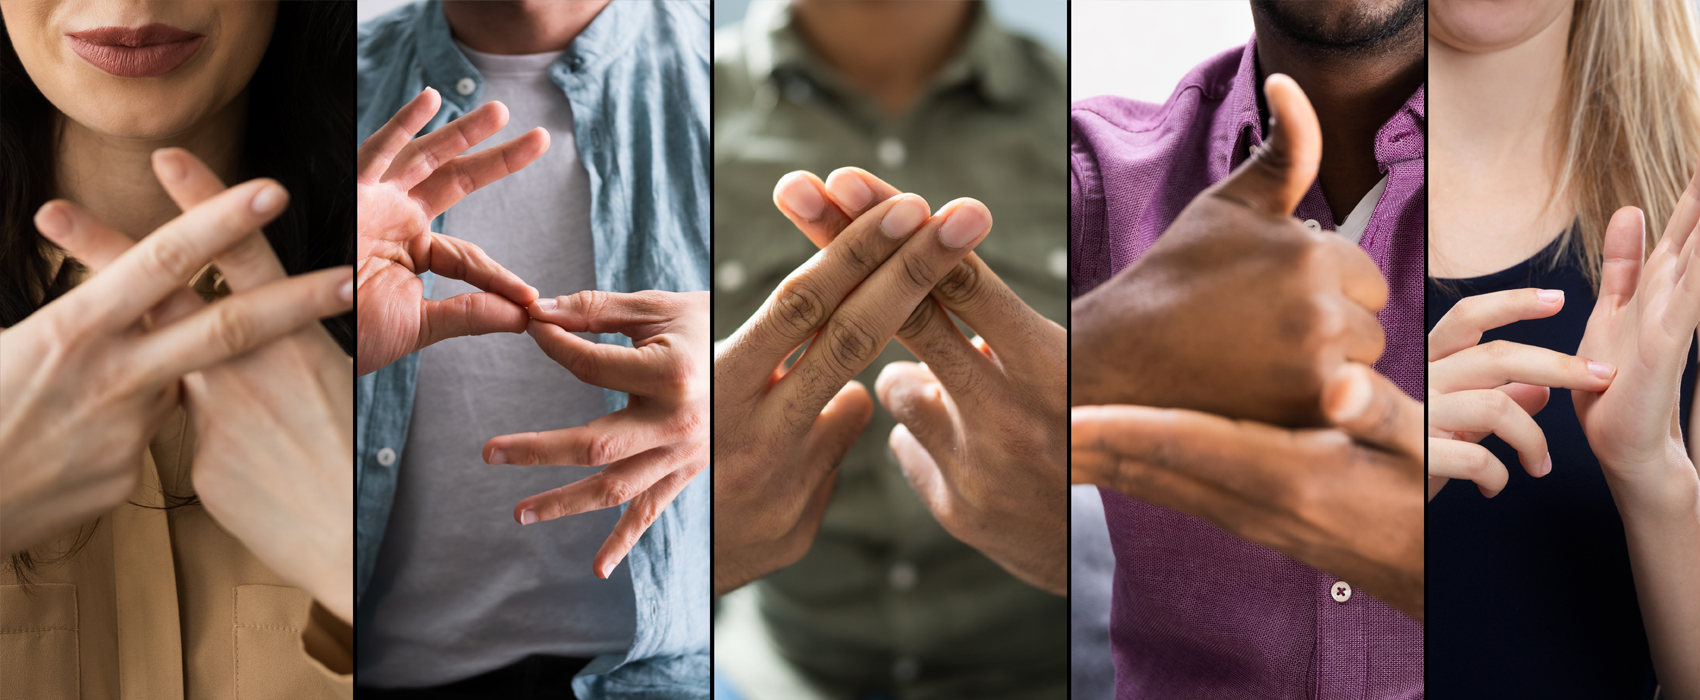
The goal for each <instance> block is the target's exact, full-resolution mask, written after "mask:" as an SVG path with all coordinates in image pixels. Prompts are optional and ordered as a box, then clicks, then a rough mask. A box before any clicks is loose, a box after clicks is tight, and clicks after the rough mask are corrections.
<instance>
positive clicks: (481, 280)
mask: <svg viewBox="0 0 1700 700" xmlns="http://www.w3.org/2000/svg"><path fill="white" fill-rule="evenodd" d="M421 240H423V241H425V249H424V250H422V251H419V254H417V255H415V256H414V260H416V261H417V262H418V265H419V267H420V271H424V270H430V271H431V272H435V273H437V274H439V275H442V276H444V277H447V278H449V279H457V280H460V281H462V282H465V283H467V284H470V285H472V286H474V287H477V288H479V289H482V290H484V291H486V292H494V293H496V294H500V295H502V296H504V297H507V299H508V300H509V301H512V302H513V303H515V304H518V305H520V306H528V305H530V304H531V302H532V300H533V299H536V298H537V290H536V289H533V288H532V287H531V285H529V284H526V283H525V281H524V280H521V279H520V278H519V275H516V274H514V273H513V272H511V271H509V270H508V268H506V267H503V266H502V264H501V263H498V262H496V260H495V258H492V257H490V255H489V254H488V253H485V252H484V249H483V248H480V247H478V244H476V243H472V242H470V241H463V240H461V239H459V238H455V237H453V236H447V235H444V234H441V233H433V234H430V235H429V236H426V237H423V238H422V239H421Z"/></svg>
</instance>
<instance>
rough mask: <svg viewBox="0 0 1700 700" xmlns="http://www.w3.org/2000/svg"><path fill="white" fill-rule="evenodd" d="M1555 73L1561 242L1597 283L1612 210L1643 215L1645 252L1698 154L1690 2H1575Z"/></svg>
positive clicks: (1697, 78) (1699, 85)
mask: <svg viewBox="0 0 1700 700" xmlns="http://www.w3.org/2000/svg"><path fill="white" fill-rule="evenodd" d="M1564 74H1565V75H1564V87H1563V90H1564V94H1563V96H1562V97H1561V98H1560V99H1561V100H1562V102H1561V104H1560V107H1559V110H1558V112H1557V114H1556V115H1555V117H1556V119H1557V120H1558V121H1557V126H1558V129H1557V133H1558V134H1560V135H1561V136H1560V138H1561V139H1562V141H1561V143H1559V144H1558V155H1559V164H1560V167H1559V170H1558V172H1559V179H1558V182H1557V183H1556V187H1555V188H1554V194H1555V196H1559V197H1565V198H1567V199H1569V200H1570V201H1571V202H1573V203H1574V204H1575V207H1576V219H1577V224H1578V226H1577V228H1576V231H1577V235H1576V236H1575V238H1576V240H1571V241H1569V242H1568V243H1569V244H1570V245H1573V246H1576V247H1577V248H1579V250H1580V253H1581V255H1582V260H1583V261H1584V262H1585V263H1586V264H1584V265H1583V269H1584V270H1585V271H1586V273H1587V275H1588V280H1589V281H1590V282H1591V283H1592V284H1593V286H1594V288H1595V289H1598V288H1599V276H1600V264H1601V252H1600V248H1601V244H1602V242H1603V241H1604V239H1605V230H1606V223H1607V222H1608V221H1610V220H1611V215H1612V212H1614V211H1616V210H1617V209H1618V208H1620V207H1623V206H1628V205H1634V206H1638V207H1640V208H1641V209H1642V210H1643V211H1645V212H1646V214H1647V244H1646V250H1647V251H1648V252H1651V251H1652V249H1653V246H1654V245H1656V244H1657V243H1658V240H1659V236H1660V235H1661V234H1662V233H1663V232H1664V227H1665V223H1666V221H1668V220H1669V219H1670V217H1671V214H1672V213H1673V211H1674V210H1675V208H1676V202H1677V199H1678V197H1680V196H1681V194H1682V191H1683V189H1684V188H1686V187H1687V185H1688V181H1689V178H1690V176H1692V175H1693V174H1694V166H1695V163H1696V159H1697V158H1700V35H1696V33H1695V18H1694V5H1693V4H1692V3H1691V2H1690V0H1639V1H1634V2H1629V1H1625V0H1576V6H1575V14H1574V16H1573V19H1572V22H1571V26H1570V45H1569V50H1568V52H1567V53H1566V57H1565V71H1564ZM1564 235H1566V236H1570V235H1572V234H1571V233H1569V232H1566V233H1565V234H1564Z"/></svg>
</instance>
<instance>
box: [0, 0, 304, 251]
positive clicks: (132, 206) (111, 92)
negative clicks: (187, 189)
mask: <svg viewBox="0 0 1700 700" xmlns="http://www.w3.org/2000/svg"><path fill="white" fill-rule="evenodd" d="M0 13H3V14H4V15H5V18H6V32H7V34H8V35H9V36H10V37H11V39H12V45H13V46H14V47H15V48H16V49H17V51H18V57H19V58H20V59H21V60H22V61H23V64H24V68H25V69H26V71H27V72H28V73H29V76H30V80H31V81H32V82H34V83H35V85H36V87H37V88H39V89H40V90H41V92H42V94H43V95H45V96H46V97H47V99H48V100H50V101H51V102H52V103H53V105H54V107H56V108H58V109H59V111H60V112H62V113H63V114H64V115H65V118H63V119H62V120H60V125H61V127H62V133H61V139H60V143H59V152H58V154H57V157H58V162H57V163H56V166H55V171H56V172H55V175H56V176H57V179H58V182H57V183H56V184H57V185H58V190H59V193H60V194H61V195H62V196H64V197H65V198H66V199H69V200H71V201H73V202H77V203H78V204H80V205H82V206H83V207H85V208H87V209H88V210H89V211H90V212H91V213H92V214H94V215H95V216H96V217H98V218H99V219H100V220H102V221H104V222H106V224H107V225H109V226H112V227H113V228H115V229H117V230H119V231H120V232H123V233H124V234H126V235H128V236H129V237H130V238H132V239H139V238H141V237H142V236H143V235H146V234H148V233H150V232H152V231H154V230H156V229H158V228H159V227H160V226H162V225H164V224H165V222H167V221H170V220H171V219H172V218H174V217H176V216H177V215H178V214H179V213H180V210H179V209H178V207H177V205H176V204H175V203H173V202H172V201H171V198H170V197H169V196H167V195H166V193H165V190H164V189H163V188H162V187H161V186H160V184H159V181H158V180H157V179H155V178H154V177H153V173H152V167H153V166H152V163H151V160H150V159H151V158H152V154H153V152H154V151H156V150H158V149H161V148H170V147H180V148H185V149H188V150H189V151H191V152H193V153H195V154H197V155H198V157H200V158H201V159H202V160H203V161H205V162H206V163H207V164H209V165H211V166H212V167H213V169H214V171H216V172H217V173H219V175H220V176H221V177H222V178H224V179H226V180H231V179H234V178H235V176H236V167H237V163H238V161H239V160H240V158H241V155H242V154H241V143H242V137H243V128H244V124H245V121H246V119H245V115H246V108H247V103H248V100H247V95H246V93H245V90H246V86H247V84H248V81H249V79H250V78H252V77H253V74H254V71H255V69H256V68H258V66H259V64H260V59H261V58H262V57H263V56H264V54H265V50H266V46H267V45H268V44H269V43H270V40H271V33H272V26H273V24H274V23H275V20H276V15H277V7H276V3H273V2H235V3H226V2H201V1H196V2H183V3H160V2H109V1H106V0H89V1H75V2H38V1H35V0H27V1H25V0H0ZM156 22H157V23H163V24H169V25H172V26H175V27H179V28H182V29H185V30H189V31H193V32H197V33H200V34H204V35H205V39H203V41H202V44H201V47H200V49H199V50H198V51H197V52H196V54H195V56H194V57H193V58H191V59H190V60H189V61H188V62H186V63H184V64H183V65H182V66H179V67H178V68H177V69H176V70H174V71H172V72H171V73H169V74H167V75H164V76H160V77H157V78H119V77H115V76H112V75H108V74H107V73H105V72H102V71H101V70H99V69H97V68H95V67H94V66H91V65H89V64H88V63H87V62H85V61H83V60H82V59H81V58H79V57H78V56H77V55H76V54H75V53H73V52H72V51H71V49H70V45H69V44H68V43H67V42H66V40H65V38H64V36H63V34H64V32H67V31H79V30H83V29H89V28H93V27H102V26H123V27H139V26H142V25H145V24H151V23H156Z"/></svg>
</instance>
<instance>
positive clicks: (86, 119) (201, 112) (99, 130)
mask: <svg viewBox="0 0 1700 700" xmlns="http://www.w3.org/2000/svg"><path fill="white" fill-rule="evenodd" d="M220 106H222V105H220ZM66 107H67V106H65V105H61V106H60V111H61V112H62V113H64V114H65V116H66V118H67V119H69V120H70V121H72V122H75V123H76V124H77V125H78V126H80V127H82V128H84V129H87V130H89V131H92V132H94V133H96V134H100V135H102V136H105V137H109V138H117V139H136V140H166V139H171V138H173V137H177V136H181V135H184V134H186V133H189V132H191V131H194V130H195V129H196V128H197V127H199V126H201V125H204V124H206V123H207V122H208V121H209V119H210V118H211V117H212V115H213V114H214V113H216V112H217V111H218V110H217V109H216V108H215V107H214V105H213V104H212V103H211V100H210V99H208V98H206V97H200V98H196V97H190V96H184V97H182V98H181V99H172V98H169V97H166V96H161V95H149V96H145V97H140V98H139V99H135V98H131V99H122V98H120V99H111V100H104V99H102V100H90V101H86V102H84V103H83V104H78V105H69V106H68V107H69V109H67V108H66Z"/></svg>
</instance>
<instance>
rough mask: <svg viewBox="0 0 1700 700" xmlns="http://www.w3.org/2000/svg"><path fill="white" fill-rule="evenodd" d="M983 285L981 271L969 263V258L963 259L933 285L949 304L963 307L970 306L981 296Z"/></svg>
mask: <svg viewBox="0 0 1700 700" xmlns="http://www.w3.org/2000/svg"><path fill="white" fill-rule="evenodd" d="M981 286H982V280H981V277H980V271H979V270H977V269H975V268H974V266H973V265H971V264H969V263H968V261H967V260H963V261H962V262H959V263H957V264H956V266H955V267H952V268H951V269H950V272H948V273H946V274H945V276H944V278H943V279H940V280H939V282H938V284H937V285H935V286H934V287H933V293H934V294H937V295H938V296H939V297H940V298H941V299H943V300H944V301H945V303H947V304H950V305H952V306H958V307H962V306H968V305H969V304H971V303H973V302H974V301H976V300H978V299H979V298H980V290H981Z"/></svg>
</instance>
